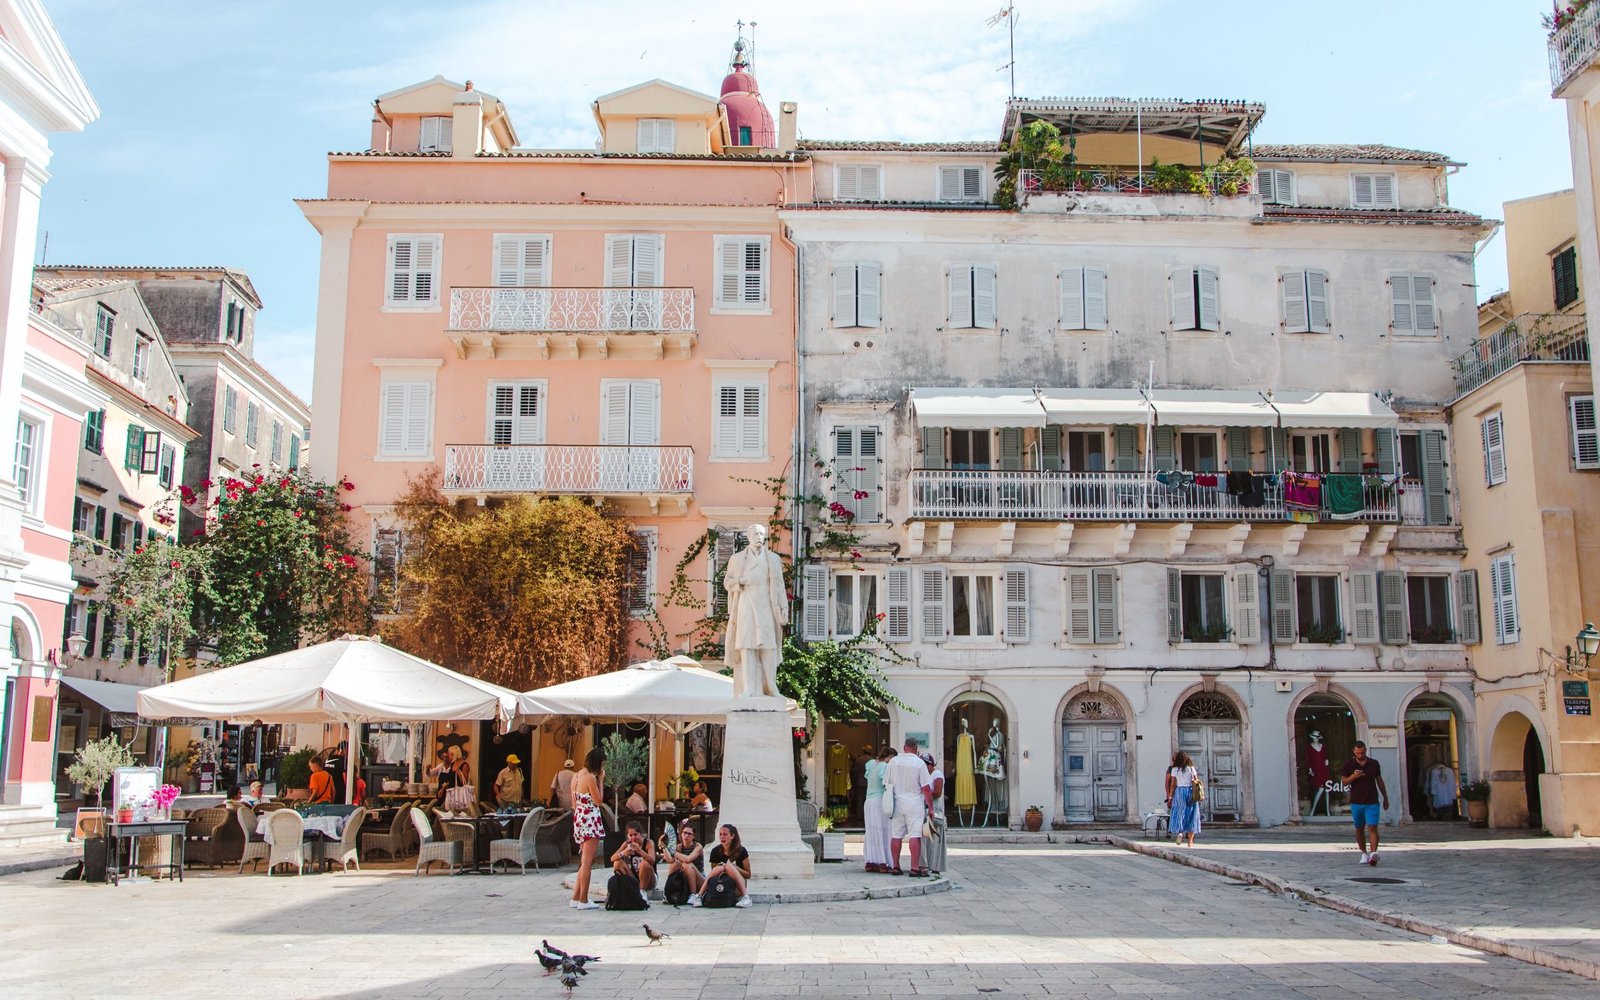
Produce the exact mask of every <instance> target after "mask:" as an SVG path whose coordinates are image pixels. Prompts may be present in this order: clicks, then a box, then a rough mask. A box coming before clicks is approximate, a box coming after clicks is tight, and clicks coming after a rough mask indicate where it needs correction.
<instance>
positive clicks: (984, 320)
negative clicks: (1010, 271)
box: [972, 265, 995, 330]
mask: <svg viewBox="0 0 1600 1000" xmlns="http://www.w3.org/2000/svg"><path fill="white" fill-rule="evenodd" d="M972 325H973V326H975V327H980V328H982V329H985V330H992V329H994V326H995V271H994V268H992V267H989V266H987V265H979V266H977V267H974V268H973V269H972Z"/></svg>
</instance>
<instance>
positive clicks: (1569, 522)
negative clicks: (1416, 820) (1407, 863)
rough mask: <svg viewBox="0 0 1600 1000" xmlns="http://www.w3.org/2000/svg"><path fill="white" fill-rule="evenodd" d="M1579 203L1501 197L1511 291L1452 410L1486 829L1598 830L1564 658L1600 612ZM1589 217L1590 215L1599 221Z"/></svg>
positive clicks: (1588, 721) (1581, 710) (1598, 810)
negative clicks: (1473, 629) (1473, 602)
mask: <svg viewBox="0 0 1600 1000" xmlns="http://www.w3.org/2000/svg"><path fill="white" fill-rule="evenodd" d="M1581 200H1582V199H1580V198H1578V197H1577V195H1576V194H1575V193H1574V192H1573V191H1559V192H1556V193H1553V194H1547V195H1540V196H1537V197H1533V198H1524V199H1520V200H1517V201H1512V202H1507V203H1506V206H1505V219H1506V223H1505V228H1506V253H1507V260H1508V264H1509V274H1510V289H1509V290H1508V291H1506V292H1504V293H1502V294H1500V295H1497V296H1495V297H1494V298H1493V299H1491V300H1490V301H1488V302H1486V303H1484V305H1483V306H1482V307H1481V308H1480V309H1479V329H1480V338H1479V340H1478V341H1477V343H1476V344H1475V345H1474V346H1473V347H1472V348H1471V349H1469V350H1468V351H1466V352H1464V353H1463V354H1462V355H1461V356H1460V357H1458V358H1457V359H1456V361H1455V363H1454V368H1455V377H1456V388H1457V392H1458V398H1457V399H1456V401H1455V402H1454V403H1453V404H1452V405H1451V407H1450V416H1451V424H1452V426H1451V435H1450V437H1451V440H1452V441H1453V442H1454V443H1455V447H1454V459H1455V462H1454V464H1455V471H1456V481H1457V483H1458V484H1459V490H1460V502H1461V515H1462V523H1463V525H1464V528H1463V541H1464V542H1465V545H1466V549H1467V555H1466V557H1465V559H1464V560H1463V565H1464V566H1465V567H1466V569H1467V571H1468V572H1469V573H1473V574H1476V577H1477V580H1478V588H1479V594H1480V595H1481V600H1480V609H1481V617H1482V624H1483V627H1482V629H1481V642H1480V643H1478V644H1477V645H1476V646H1474V647H1473V648H1472V650H1471V655H1472V663H1473V668H1474V672H1475V674H1476V677H1475V687H1476V697H1477V717H1478V735H1479V739H1480V741H1481V754H1482V757H1481V759H1482V760H1483V761H1484V768H1483V771H1484V776H1485V777H1486V778H1487V779H1488V780H1489V782H1490V787H1491V791H1490V798H1489V823H1490V825H1491V826H1495V827H1521V826H1528V827H1541V826H1542V827H1543V828H1544V829H1547V830H1549V831H1550V832H1551V833H1553V834H1557V835H1560V836H1567V835H1573V834H1578V833H1582V834H1587V835H1591V836H1592V835H1594V834H1595V833H1596V832H1600V724H1597V723H1596V721H1595V718H1594V716H1592V715H1591V714H1590V711H1591V705H1592V702H1591V700H1590V693H1589V685H1590V683H1591V679H1590V674H1589V670H1588V665H1587V664H1586V663H1585V662H1584V661H1583V658H1582V657H1581V656H1574V655H1573V654H1572V652H1571V650H1572V648H1573V646H1574V645H1575V637H1576V636H1577V634H1578V632H1579V630H1580V629H1582V628H1583V627H1584V623H1585V622H1586V621H1590V620H1593V619H1594V618H1596V617H1600V615H1597V611H1600V562H1597V561H1596V556H1600V432H1597V429H1596V423H1595V404H1594V388H1593V382H1592V379H1591V375H1590V367H1589V351H1588V339H1587V324H1586V323H1585V322H1584V312H1585V305H1586V303H1585V300H1584V296H1583V291H1584V288H1585V283H1584V281H1583V267H1584V266H1586V264H1587V259H1586V256H1585V255H1584V254H1583V252H1582V246H1581V245H1580V244H1579V242H1578V240H1577V231H1578V229H1579V226H1578V222H1579V219H1580V218H1582V217H1583V216H1582V215H1581V214H1580V212H1579V204H1580V201H1581ZM1590 218H1591V220H1592V215H1591V216H1590Z"/></svg>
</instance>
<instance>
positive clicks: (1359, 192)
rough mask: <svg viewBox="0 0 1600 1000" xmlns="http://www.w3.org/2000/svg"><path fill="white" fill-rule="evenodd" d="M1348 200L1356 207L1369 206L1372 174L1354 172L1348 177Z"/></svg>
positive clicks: (1370, 204)
mask: <svg viewBox="0 0 1600 1000" xmlns="http://www.w3.org/2000/svg"><path fill="white" fill-rule="evenodd" d="M1350 201H1351V203H1352V204H1353V205H1354V206H1355V207H1356V208H1371V207H1372V204H1373V199H1372V175H1371V174H1354V175H1352V176H1351V178H1350Z"/></svg>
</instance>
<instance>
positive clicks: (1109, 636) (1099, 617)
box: [1093, 569, 1122, 642]
mask: <svg viewBox="0 0 1600 1000" xmlns="http://www.w3.org/2000/svg"><path fill="white" fill-rule="evenodd" d="M1093 587H1094V641H1095V642H1116V641H1117V640H1118V639H1120V638H1122V620H1121V615H1120V614H1119V613H1118V608H1117V571H1116V570H1114V569H1097V570H1095V571H1094V573H1093Z"/></svg>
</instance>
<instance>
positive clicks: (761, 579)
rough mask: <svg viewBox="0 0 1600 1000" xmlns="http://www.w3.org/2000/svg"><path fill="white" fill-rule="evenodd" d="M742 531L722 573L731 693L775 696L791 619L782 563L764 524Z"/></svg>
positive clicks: (749, 696) (766, 696)
mask: <svg viewBox="0 0 1600 1000" xmlns="http://www.w3.org/2000/svg"><path fill="white" fill-rule="evenodd" d="M745 536H746V538H747V539H748V540H749V544H747V545H746V546H745V547H744V548H742V549H740V550H739V551H738V552H735V553H734V554H733V557H732V558H730V559H729V560H728V571H727V573H726V574H725V575H724V576H723V578H722V584H723V586H724V587H725V588H726V589H727V591H728V633H727V642H726V647H725V654H724V655H725V657H726V659H727V662H728V665H729V666H731V667H733V696H734V697H735V698H777V697H780V695H779V694H778V661H779V660H781V659H782V658H783V626H784V625H785V624H786V623H787V622H788V621H789V598H788V595H787V593H785V590H784V585H783V563H782V562H780V561H779V560H778V556H777V553H775V552H773V551H772V550H770V549H768V548H767V529H766V527H765V526H764V525H760V524H752V525H750V526H749V527H748V528H746V529H745Z"/></svg>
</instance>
